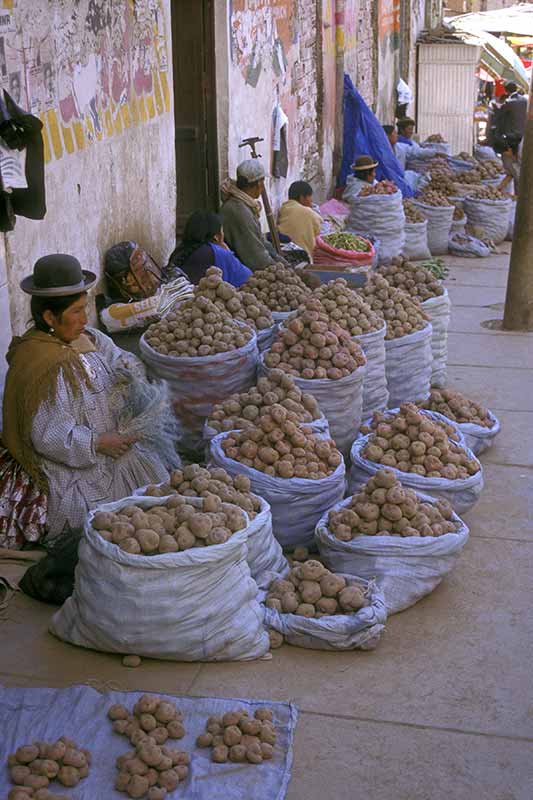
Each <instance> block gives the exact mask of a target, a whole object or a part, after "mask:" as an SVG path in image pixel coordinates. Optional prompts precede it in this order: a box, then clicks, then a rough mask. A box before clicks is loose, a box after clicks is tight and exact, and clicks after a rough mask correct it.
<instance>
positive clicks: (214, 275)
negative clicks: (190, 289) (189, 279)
mask: <svg viewBox="0 0 533 800" xmlns="http://www.w3.org/2000/svg"><path fill="white" fill-rule="evenodd" d="M222 274H223V273H222V270H221V269H219V268H218V267H209V269H208V270H207V272H206V273H205V276H204V277H203V278H202V279H201V280H200V282H199V283H198V286H197V287H196V289H195V290H194V295H195V297H196V298H198V297H207V299H208V300H211V301H212V302H213V303H214V304H215V306H217V308H220V309H221V310H222V311H223V312H225V313H227V314H229V315H230V316H231V317H233V318H234V319H240V320H242V321H243V322H246V323H247V324H248V325H252V326H253V327H254V328H255V329H256V330H258V331H262V330H265V329H266V328H271V327H272V326H273V325H274V320H273V319H272V313H271V311H270V309H269V308H267V306H266V305H265V304H264V303H262V302H261V301H260V300H258V298H257V297H256V296H255V295H254V294H252V293H251V292H245V291H239V290H238V289H236V288H235V286H232V284H231V283H227V282H226V281H224V280H222Z"/></svg>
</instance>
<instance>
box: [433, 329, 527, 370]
mask: <svg viewBox="0 0 533 800" xmlns="http://www.w3.org/2000/svg"><path fill="white" fill-rule="evenodd" d="M448 364H449V365H451V364H472V365H473V366H477V367H516V368H518V369H524V368H525V369H532V368H533V341H532V340H531V338H529V337H527V336H523V337H521V338H516V337H514V338H513V337H511V336H510V337H506V336H505V335H502V336H498V337H493V338H489V337H487V336H485V334H484V333H479V334H475V333H470V334H466V335H465V334H462V333H449V334H448Z"/></svg>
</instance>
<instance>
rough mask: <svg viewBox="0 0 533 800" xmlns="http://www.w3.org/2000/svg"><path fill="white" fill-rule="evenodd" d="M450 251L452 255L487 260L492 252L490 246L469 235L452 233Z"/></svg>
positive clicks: (449, 242)
mask: <svg viewBox="0 0 533 800" xmlns="http://www.w3.org/2000/svg"><path fill="white" fill-rule="evenodd" d="M448 250H449V251H450V253H451V254H452V255H454V256H462V257H463V258H486V257H487V256H490V254H491V252H492V251H491V249H490V247H489V246H488V245H486V244H485V243H484V242H482V241H480V239H476V238H475V236H469V235H468V234H467V233H451V234H450V238H449V239H448Z"/></svg>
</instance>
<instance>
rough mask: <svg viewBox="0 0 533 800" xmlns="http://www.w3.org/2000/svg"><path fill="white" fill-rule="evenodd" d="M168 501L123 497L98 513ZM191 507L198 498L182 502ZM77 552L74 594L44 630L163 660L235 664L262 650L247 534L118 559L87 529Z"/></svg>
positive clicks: (78, 642) (116, 550) (115, 552)
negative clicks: (180, 548)
mask: <svg viewBox="0 0 533 800" xmlns="http://www.w3.org/2000/svg"><path fill="white" fill-rule="evenodd" d="M167 500H168V498H161V497H158V498H155V497H145V498H141V497H126V498H124V499H123V500H120V501H119V502H117V503H109V504H107V505H103V506H101V507H100V509H99V510H100V511H120V509H121V508H124V507H125V506H127V505H130V504H131V503H135V505H137V506H141V507H143V508H153V507H154V506H158V505H164V503H165V502H166V501H167ZM187 502H190V503H191V504H192V505H198V506H199V505H200V502H201V501H200V500H197V499H196V498H188V499H187ZM94 513H95V512H90V513H89V516H88V520H87V523H86V526H85V531H84V536H83V538H82V540H81V542H80V546H79V561H78V565H77V567H76V579H75V586H74V592H73V594H72V596H71V597H69V598H68V600H67V601H66V602H65V604H64V605H63V606H62V608H60V609H59V611H58V612H57V613H56V614H54V616H53V618H52V623H51V626H50V631H51V632H52V633H53V634H55V635H56V636H58V637H59V638H60V639H63V640H64V641H66V642H70V643H71V644H75V645H79V646H81V647H90V648H91V649H93V650H101V651H104V652H108V653H134V654H136V655H140V656H146V657H149V658H160V659H164V660H168V661H240V660H246V659H254V658H260V657H261V656H263V655H265V653H266V652H267V651H268V649H269V641H268V636H267V635H266V633H265V631H264V628H263V624H262V623H263V612H262V609H261V606H260V605H259V602H258V600H257V591H258V590H257V585H256V583H255V581H254V580H253V579H252V576H251V575H250V568H249V566H248V563H247V561H246V553H247V547H246V542H247V539H248V532H247V530H242V531H238V532H237V533H234V534H233V535H232V536H231V538H230V539H228V541H227V542H225V544H219V545H212V546H210V547H194V548H191V549H190V550H184V551H182V552H179V553H166V554H164V555H157V556H141V555H131V554H130V553H125V552H124V551H123V550H121V549H120V548H119V547H117V545H115V544H111V543H110V542H107V541H105V539H103V538H102V537H101V536H100V535H99V534H98V533H97V532H96V531H95V530H93V528H92V520H93V517H94Z"/></svg>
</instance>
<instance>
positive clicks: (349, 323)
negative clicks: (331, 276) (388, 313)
mask: <svg viewBox="0 0 533 800" xmlns="http://www.w3.org/2000/svg"><path fill="white" fill-rule="evenodd" d="M313 295H314V296H315V297H316V298H318V300H320V303H321V304H322V307H323V309H324V311H325V312H326V314H327V315H328V317H329V318H330V320H332V322H335V323H336V324H337V325H339V326H340V327H341V328H342V329H343V330H345V331H346V332H347V333H349V334H350V336H363V335H364V334H366V333H372V332H373V331H378V330H380V329H381V328H382V327H383V319H382V317H381V316H379V314H376V312H375V311H372V309H371V308H370V306H369V305H368V303H366V302H365V300H364V299H363V298H362V297H361V296H360V295H358V294H357V292H354V290H353V289H350V287H349V285H348V282H347V281H346V280H345V279H344V278H337V280H334V281H328V283H325V284H323V285H322V286H321V287H320V288H319V289H315V291H314V292H313Z"/></svg>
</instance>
